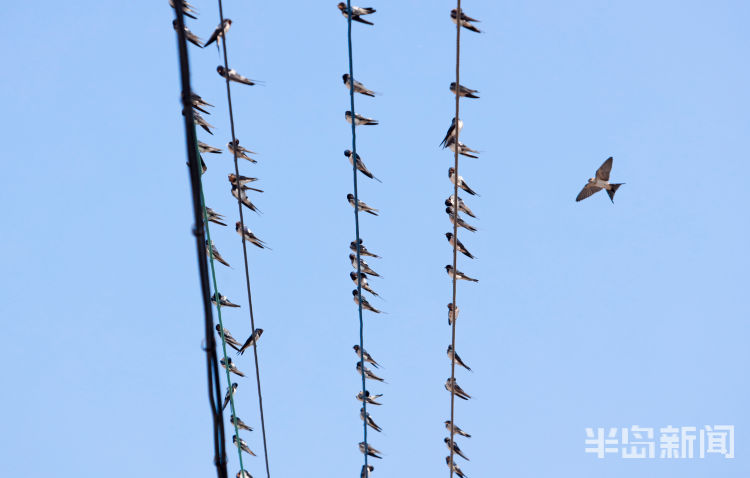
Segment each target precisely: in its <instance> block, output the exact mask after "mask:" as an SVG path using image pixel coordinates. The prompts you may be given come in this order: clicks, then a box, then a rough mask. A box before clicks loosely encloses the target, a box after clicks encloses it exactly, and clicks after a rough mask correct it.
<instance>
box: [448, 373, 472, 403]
mask: <svg viewBox="0 0 750 478" xmlns="http://www.w3.org/2000/svg"><path fill="white" fill-rule="evenodd" d="M445 389H446V390H448V391H449V392H453V393H454V394H455V395H456V396H457V397H458V398H461V399H463V400H468V399H470V398H471V395H469V394H468V393H466V392H464V390H463V389H462V388H461V387H460V386H459V385H458V384H457V383H456V379H455V378H454V379H451V378H450V377H449V378H448V380H446V381H445Z"/></svg>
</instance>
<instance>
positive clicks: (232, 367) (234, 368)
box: [219, 357, 245, 377]
mask: <svg viewBox="0 0 750 478" xmlns="http://www.w3.org/2000/svg"><path fill="white" fill-rule="evenodd" d="M219 363H221V366H222V367H224V368H226V369H228V370H229V371H230V372H232V373H235V374H237V375H239V376H240V377H244V376H245V374H244V373H242V372H240V370H239V369H238V368H237V366H236V365H235V364H234V362H232V358H231V357H227V362H226V363H229V367H228V368H227V365H226V363H225V362H224V359H221V360H219Z"/></svg>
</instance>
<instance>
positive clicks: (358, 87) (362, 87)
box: [342, 73, 375, 97]
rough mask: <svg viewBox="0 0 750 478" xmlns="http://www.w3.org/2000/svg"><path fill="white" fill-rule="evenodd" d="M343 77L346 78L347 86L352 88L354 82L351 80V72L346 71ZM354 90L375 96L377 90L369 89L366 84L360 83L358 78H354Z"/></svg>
mask: <svg viewBox="0 0 750 478" xmlns="http://www.w3.org/2000/svg"><path fill="white" fill-rule="evenodd" d="M342 78H343V80H344V84H345V85H346V87H347V88H348V89H350V90H351V88H352V82H351V81H349V80H350V77H349V73H344V75H343V76H342ZM354 92H355V93H361V94H363V95H365V96H373V97H374V96H375V92H374V91H372V90H368V89H367V88H365V85H363V84H362V83H360V82H359V81H357V80H354Z"/></svg>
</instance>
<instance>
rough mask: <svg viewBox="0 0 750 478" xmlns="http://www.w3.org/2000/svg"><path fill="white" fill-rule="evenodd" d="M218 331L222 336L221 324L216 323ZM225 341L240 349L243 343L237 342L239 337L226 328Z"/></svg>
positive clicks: (235, 348)
mask: <svg viewBox="0 0 750 478" xmlns="http://www.w3.org/2000/svg"><path fill="white" fill-rule="evenodd" d="M216 332H218V333H219V337H221V326H220V325H219V324H216ZM224 341H225V342H226V343H227V345H229V346H230V347H232V348H233V349H234V350H239V349H240V345H241V344H240V343H239V342H237V339H235V338H234V337H232V334H230V333H229V331H228V330H227V329H224Z"/></svg>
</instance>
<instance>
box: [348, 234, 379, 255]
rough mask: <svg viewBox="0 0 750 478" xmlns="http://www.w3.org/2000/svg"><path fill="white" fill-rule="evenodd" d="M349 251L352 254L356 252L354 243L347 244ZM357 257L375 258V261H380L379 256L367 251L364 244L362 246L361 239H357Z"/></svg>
mask: <svg viewBox="0 0 750 478" xmlns="http://www.w3.org/2000/svg"><path fill="white" fill-rule="evenodd" d="M349 249H351V250H353V251H354V252H357V243H356V242H355V241H352V242H351V243H349ZM359 255H360V256H369V257H375V258H377V259H380V256H379V255H377V254H373V253H372V252H370V251H368V250H367V248H366V247H365V245H364V244H362V238H360V239H359Z"/></svg>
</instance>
